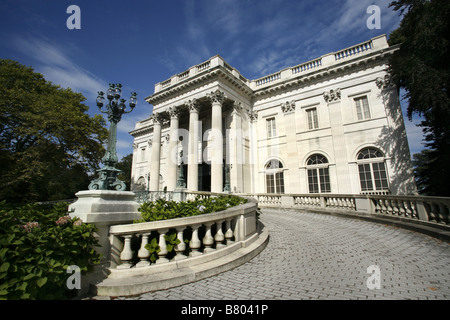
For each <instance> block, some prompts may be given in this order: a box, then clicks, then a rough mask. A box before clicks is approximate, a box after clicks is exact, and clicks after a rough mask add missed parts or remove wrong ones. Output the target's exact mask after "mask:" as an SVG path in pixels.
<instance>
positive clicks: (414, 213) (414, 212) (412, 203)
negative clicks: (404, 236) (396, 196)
mask: <svg viewBox="0 0 450 320" xmlns="http://www.w3.org/2000/svg"><path fill="white" fill-rule="evenodd" d="M409 207H410V208H411V218H414V219H418V218H419V217H418V216H417V210H416V203H415V201H410V202H409Z"/></svg>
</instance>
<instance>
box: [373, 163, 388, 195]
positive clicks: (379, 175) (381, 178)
mask: <svg viewBox="0 0 450 320" xmlns="http://www.w3.org/2000/svg"><path fill="white" fill-rule="evenodd" d="M372 167H373V177H374V179H375V188H376V189H377V190H385V189H388V181H387V175H386V168H385V166H384V162H378V163H373V164H372Z"/></svg>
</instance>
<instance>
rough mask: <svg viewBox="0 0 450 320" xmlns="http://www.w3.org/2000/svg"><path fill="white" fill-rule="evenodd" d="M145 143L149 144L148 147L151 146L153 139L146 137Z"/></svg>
mask: <svg viewBox="0 0 450 320" xmlns="http://www.w3.org/2000/svg"><path fill="white" fill-rule="evenodd" d="M147 144H148V145H149V147H151V146H152V144H153V139H152V138H150V139H148V140H147Z"/></svg>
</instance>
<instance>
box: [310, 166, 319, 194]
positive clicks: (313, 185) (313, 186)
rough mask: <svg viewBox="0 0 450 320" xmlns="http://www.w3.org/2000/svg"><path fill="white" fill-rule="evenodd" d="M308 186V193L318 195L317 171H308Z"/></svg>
mask: <svg viewBox="0 0 450 320" xmlns="http://www.w3.org/2000/svg"><path fill="white" fill-rule="evenodd" d="M308 186H309V193H319V183H318V180H317V169H308Z"/></svg>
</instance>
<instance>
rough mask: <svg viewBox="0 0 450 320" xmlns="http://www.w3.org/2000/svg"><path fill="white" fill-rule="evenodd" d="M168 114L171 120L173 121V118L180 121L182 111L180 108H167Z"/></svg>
mask: <svg viewBox="0 0 450 320" xmlns="http://www.w3.org/2000/svg"><path fill="white" fill-rule="evenodd" d="M167 113H168V114H169V116H170V119H172V118H176V119H178V117H179V115H180V110H179V108H178V107H169V108H167Z"/></svg>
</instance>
